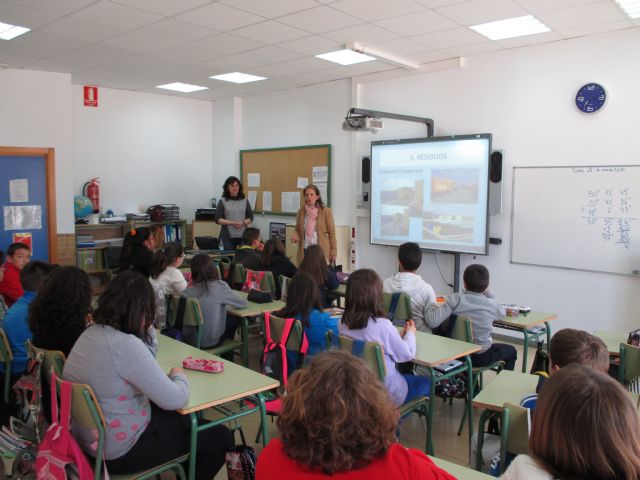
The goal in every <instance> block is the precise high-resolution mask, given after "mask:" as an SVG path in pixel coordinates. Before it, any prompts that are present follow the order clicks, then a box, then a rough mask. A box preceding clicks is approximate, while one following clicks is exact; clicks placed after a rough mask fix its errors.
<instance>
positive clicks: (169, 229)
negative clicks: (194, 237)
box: [164, 225, 182, 243]
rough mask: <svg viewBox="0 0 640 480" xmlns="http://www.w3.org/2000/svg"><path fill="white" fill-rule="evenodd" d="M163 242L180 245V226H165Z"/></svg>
mask: <svg viewBox="0 0 640 480" xmlns="http://www.w3.org/2000/svg"><path fill="white" fill-rule="evenodd" d="M164 241H165V242H167V243H171V242H178V243H182V230H181V229H180V225H165V226H164Z"/></svg>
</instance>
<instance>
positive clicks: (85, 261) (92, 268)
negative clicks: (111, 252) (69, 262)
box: [76, 250, 104, 272]
mask: <svg viewBox="0 0 640 480" xmlns="http://www.w3.org/2000/svg"><path fill="white" fill-rule="evenodd" d="M76 264H77V265H78V267H79V268H81V269H82V270H84V271H85V272H101V271H103V270H104V250H78V251H76Z"/></svg>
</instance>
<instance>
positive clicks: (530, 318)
mask: <svg viewBox="0 0 640 480" xmlns="http://www.w3.org/2000/svg"><path fill="white" fill-rule="evenodd" d="M556 318H558V316H557V315H556V314H555V313H544V312H537V311H535V310H532V311H531V312H529V313H528V314H527V315H524V314H522V313H521V314H520V315H518V316H517V317H509V316H505V317H504V318H503V319H502V320H496V321H494V322H493V325H494V326H496V327H500V326H506V327H512V328H516V329H518V330H528V329H530V328H532V327H535V326H537V325H541V324H543V323H545V322H550V321H551V320H554V319H556Z"/></svg>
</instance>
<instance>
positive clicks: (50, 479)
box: [36, 372, 93, 480]
mask: <svg viewBox="0 0 640 480" xmlns="http://www.w3.org/2000/svg"><path fill="white" fill-rule="evenodd" d="M70 417H71V382H66V381H63V382H62V389H61V392H60V416H58V402H57V401H56V374H55V373H54V372H51V422H52V423H51V426H50V427H49V429H48V430H47V433H46V434H45V436H44V439H43V440H42V443H40V445H39V446H38V454H37V456H36V475H37V478H38V480H67V479H79V480H91V479H93V469H92V468H91V466H90V465H89V461H88V460H87V457H86V456H85V454H84V452H83V451H82V449H81V448H80V446H79V445H78V443H77V442H76V440H75V438H73V436H72V435H71V430H70V429H69V420H70Z"/></svg>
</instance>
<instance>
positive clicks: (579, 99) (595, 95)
mask: <svg viewBox="0 0 640 480" xmlns="http://www.w3.org/2000/svg"><path fill="white" fill-rule="evenodd" d="M606 100H607V92H606V91H605V90H604V87H603V86H602V85H600V84H599V83H587V84H585V85H583V86H581V87H580V88H579V89H578V93H577V94H576V107H578V110H580V111H581V112H583V113H595V112H597V111H598V110H600V109H601V108H602V107H603V106H604V102H605V101H606Z"/></svg>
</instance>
